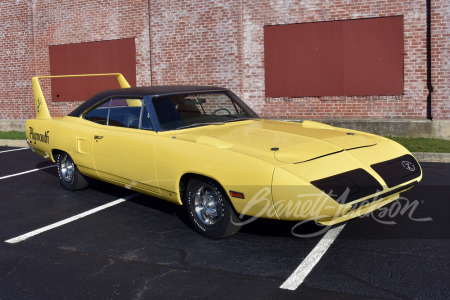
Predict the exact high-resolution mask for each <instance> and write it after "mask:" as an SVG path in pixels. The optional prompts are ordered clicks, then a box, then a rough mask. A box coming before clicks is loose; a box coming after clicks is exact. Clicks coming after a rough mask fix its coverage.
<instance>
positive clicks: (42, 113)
mask: <svg viewBox="0 0 450 300" xmlns="http://www.w3.org/2000/svg"><path fill="white" fill-rule="evenodd" d="M92 76H116V77H117V81H118V82H119V85H120V87H121V88H129V87H130V85H129V84H128V82H127V80H126V79H125V77H123V75H122V74H120V73H107V74H80V75H56V76H35V77H33V78H32V79H31V82H32V83H33V93H34V105H35V108H36V118H37V119H51V116H50V112H49V110H48V107H47V102H45V98H44V94H43V93H42V89H41V85H40V83H39V79H40V78H68V77H92Z"/></svg>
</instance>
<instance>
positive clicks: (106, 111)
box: [83, 97, 152, 130]
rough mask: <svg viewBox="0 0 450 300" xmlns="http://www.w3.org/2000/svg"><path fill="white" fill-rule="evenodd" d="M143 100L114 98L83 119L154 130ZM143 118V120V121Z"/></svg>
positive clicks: (103, 123) (109, 124)
mask: <svg viewBox="0 0 450 300" xmlns="http://www.w3.org/2000/svg"><path fill="white" fill-rule="evenodd" d="M143 103H144V101H143V99H141V98H128V97H127V98H112V99H110V100H108V101H106V102H104V103H102V104H101V105H99V106H97V107H95V108H94V109H92V110H90V111H89V112H87V113H86V114H85V115H84V116H83V118H84V119H86V120H88V121H92V122H95V123H98V124H102V125H108V126H116V127H127V128H136V129H137V128H140V124H141V122H142V125H141V127H142V128H143V129H147V130H148V129H150V130H151V129H152V125H151V120H150V115H149V113H148V111H147V108H146V106H145V105H143ZM141 116H142V120H141Z"/></svg>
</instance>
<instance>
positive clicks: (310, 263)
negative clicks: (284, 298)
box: [280, 224, 345, 291]
mask: <svg viewBox="0 0 450 300" xmlns="http://www.w3.org/2000/svg"><path fill="white" fill-rule="evenodd" d="M344 226H345V224H342V225H341V226H339V227H335V228H332V229H330V230H328V232H327V233H326V234H325V235H324V236H323V238H322V239H321V240H320V241H319V243H318V244H317V245H316V246H315V247H314V249H313V250H312V251H311V252H310V253H309V254H308V256H307V257H306V258H305V259H304V260H303V261H302V263H301V264H300V265H299V266H298V267H297V269H296V270H295V271H294V273H292V274H291V276H289V278H288V279H287V280H286V281H285V282H284V283H283V284H282V285H281V286H280V288H281V289H286V290H291V291H294V290H296V289H297V288H298V287H299V286H300V284H302V282H303V280H304V279H305V278H306V276H308V274H309V273H310V272H311V270H312V269H313V268H314V267H315V266H316V265H317V263H318V262H319V261H320V259H321V258H322V256H323V255H324V254H325V252H327V250H328V248H330V246H331V244H333V242H334V240H335V239H336V238H337V236H338V235H339V233H340V232H341V231H342V229H344Z"/></svg>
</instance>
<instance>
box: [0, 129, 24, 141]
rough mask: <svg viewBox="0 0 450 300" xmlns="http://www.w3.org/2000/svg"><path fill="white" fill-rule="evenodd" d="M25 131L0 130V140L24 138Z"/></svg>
mask: <svg viewBox="0 0 450 300" xmlns="http://www.w3.org/2000/svg"><path fill="white" fill-rule="evenodd" d="M26 138H27V137H26V136H25V132H22V131H0V140H25V139H26Z"/></svg>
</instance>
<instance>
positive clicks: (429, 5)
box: [426, 0, 433, 120]
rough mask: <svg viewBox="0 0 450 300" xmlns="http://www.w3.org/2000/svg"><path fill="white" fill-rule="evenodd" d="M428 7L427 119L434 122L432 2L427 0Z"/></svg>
mask: <svg viewBox="0 0 450 300" xmlns="http://www.w3.org/2000/svg"><path fill="white" fill-rule="evenodd" d="M426 3H427V4H426V5H427V90H428V95H427V119H428V120H432V119H433V116H432V114H431V93H433V85H432V84H431V0H426Z"/></svg>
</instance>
